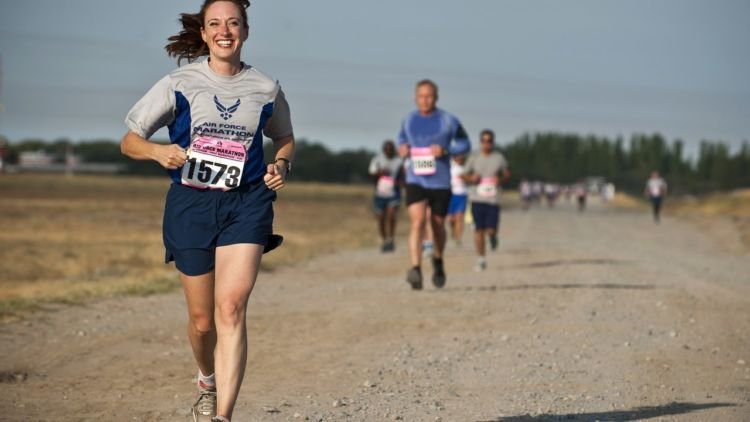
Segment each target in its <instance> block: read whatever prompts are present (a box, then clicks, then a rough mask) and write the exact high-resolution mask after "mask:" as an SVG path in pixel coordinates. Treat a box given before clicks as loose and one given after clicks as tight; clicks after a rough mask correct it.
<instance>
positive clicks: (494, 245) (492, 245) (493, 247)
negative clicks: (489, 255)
mask: <svg viewBox="0 0 750 422" xmlns="http://www.w3.org/2000/svg"><path fill="white" fill-rule="evenodd" d="M497 244H498V241H497V235H494V236H490V250H493V251H496V250H497Z"/></svg>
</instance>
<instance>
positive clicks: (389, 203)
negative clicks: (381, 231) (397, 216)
mask: <svg viewBox="0 0 750 422" xmlns="http://www.w3.org/2000/svg"><path fill="white" fill-rule="evenodd" d="M399 205H401V195H394V196H391V197H388V198H383V197H380V196H377V195H374V196H373V198H372V208H373V209H374V210H375V214H382V213H383V211H385V209H386V208H398V206H399Z"/></svg>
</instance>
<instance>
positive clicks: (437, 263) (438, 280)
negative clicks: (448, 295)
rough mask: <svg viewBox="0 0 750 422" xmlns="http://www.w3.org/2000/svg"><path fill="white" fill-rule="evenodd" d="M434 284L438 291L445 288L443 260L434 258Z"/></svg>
mask: <svg viewBox="0 0 750 422" xmlns="http://www.w3.org/2000/svg"><path fill="white" fill-rule="evenodd" d="M432 269H433V273H432V284H434V285H435V287H437V288H438V289H439V288H441V287H443V286H445V268H443V259H442V258H435V257H434V256H433V257H432Z"/></svg>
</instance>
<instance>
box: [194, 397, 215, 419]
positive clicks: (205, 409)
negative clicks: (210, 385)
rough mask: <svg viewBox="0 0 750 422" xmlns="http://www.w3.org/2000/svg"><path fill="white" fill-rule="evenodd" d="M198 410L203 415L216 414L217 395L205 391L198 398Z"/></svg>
mask: <svg viewBox="0 0 750 422" xmlns="http://www.w3.org/2000/svg"><path fill="white" fill-rule="evenodd" d="M196 403H197V405H196V409H197V410H198V412H199V413H201V414H203V415H211V414H214V413H216V393H215V392H213V391H204V392H202V393H201V395H200V397H198V401H197V402H196Z"/></svg>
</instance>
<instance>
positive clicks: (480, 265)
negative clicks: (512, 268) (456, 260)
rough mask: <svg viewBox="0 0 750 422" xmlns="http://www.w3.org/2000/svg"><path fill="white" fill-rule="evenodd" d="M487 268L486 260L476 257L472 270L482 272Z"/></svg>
mask: <svg viewBox="0 0 750 422" xmlns="http://www.w3.org/2000/svg"><path fill="white" fill-rule="evenodd" d="M486 269H487V260H486V259H484V258H479V259H477V263H476V264H474V271H476V272H482V271H484V270H486Z"/></svg>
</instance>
